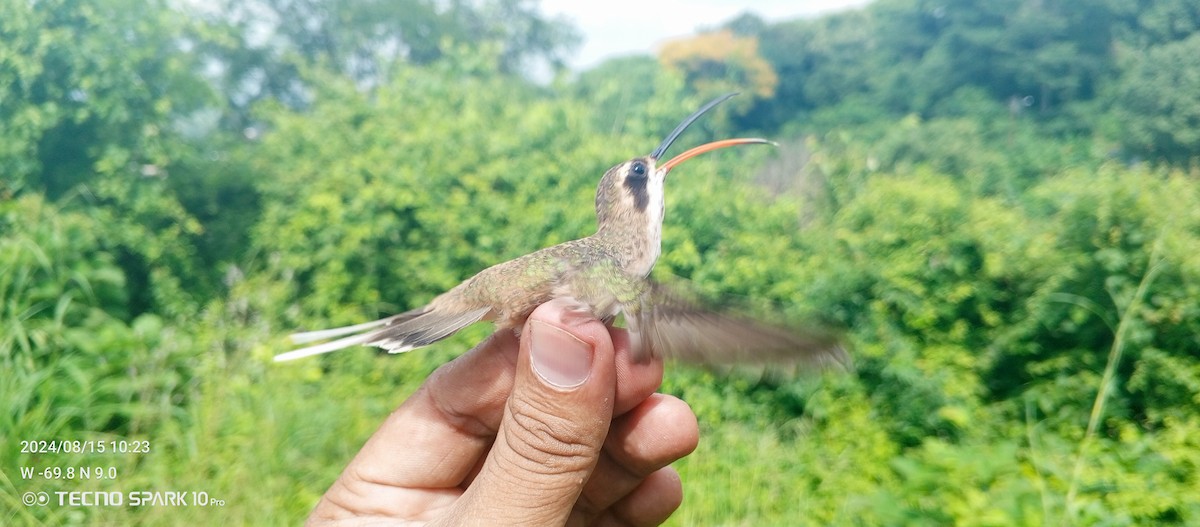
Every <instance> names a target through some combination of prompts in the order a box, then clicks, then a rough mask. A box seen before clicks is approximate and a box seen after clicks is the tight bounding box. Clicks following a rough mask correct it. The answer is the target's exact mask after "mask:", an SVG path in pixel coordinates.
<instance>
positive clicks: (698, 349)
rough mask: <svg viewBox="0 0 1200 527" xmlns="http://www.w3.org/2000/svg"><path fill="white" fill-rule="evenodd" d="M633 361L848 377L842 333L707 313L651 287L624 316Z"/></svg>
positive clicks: (671, 293)
mask: <svg viewBox="0 0 1200 527" xmlns="http://www.w3.org/2000/svg"><path fill="white" fill-rule="evenodd" d="M625 320H626V324H627V325H628V326H629V330H630V335H631V339H633V345H634V356H635V357H637V358H638V359H639V360H646V359H648V358H650V357H663V358H673V359H677V360H681V361H685V362H690V363H694V364H703V365H714V366H715V365H730V366H738V365H795V366H798V367H800V368H801V369H803V370H808V371H824V370H843V371H850V370H851V369H852V368H853V366H852V364H851V361H850V355H849V353H847V351H846V346H845V343H844V341H843V340H842V335H841V333H840V332H838V331H836V330H833V329H831V328H826V327H822V326H820V325H802V326H796V327H786V326H776V325H769V324H765V323H763V322H759V321H756V320H753V319H751V318H748V317H741V316H736V315H731V314H725V313H720V312H717V311H713V310H709V309H705V308H703V307H700V305H699V304H698V303H697V302H695V301H692V300H688V299H685V298H683V297H682V296H681V295H679V294H677V293H675V292H674V291H672V290H670V289H669V288H667V287H666V286H663V285H662V284H658V283H652V284H651V288H650V290H649V291H648V292H647V293H646V294H645V295H643V297H642V299H641V302H640V304H639V305H638V306H636V307H633V308H632V309H628V308H627V309H626V311H625Z"/></svg>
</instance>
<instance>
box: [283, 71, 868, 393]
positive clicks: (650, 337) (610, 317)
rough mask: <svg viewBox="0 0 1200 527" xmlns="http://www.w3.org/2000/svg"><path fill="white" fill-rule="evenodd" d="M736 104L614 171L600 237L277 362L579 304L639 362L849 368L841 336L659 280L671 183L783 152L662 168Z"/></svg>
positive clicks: (404, 345)
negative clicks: (742, 311) (618, 326)
mask: <svg viewBox="0 0 1200 527" xmlns="http://www.w3.org/2000/svg"><path fill="white" fill-rule="evenodd" d="M734 95H736V93H730V94H725V95H722V96H720V97H717V98H715V99H713V100H711V101H709V102H708V103H707V104H705V105H703V106H702V107H700V109H698V110H696V111H695V112H694V113H692V114H691V115H690V116H688V117H687V118H686V119H684V120H683V121H682V122H680V123H679V125H678V126H676V127H675V129H674V130H672V131H671V133H670V134H668V135H667V137H666V138H665V139H664V140H663V141H662V143H660V144H659V145H658V148H655V149H654V150H653V151H652V152H651V153H650V154H649V155H645V156H640V157H635V158H633V159H630V160H628V161H625V162H624V163H621V164H618V165H616V166H613V167H612V168H609V169H608V171H606V172H605V173H604V176H603V177H602V178H600V184H599V186H598V187H597V189H596V220H597V228H596V232H595V234H592V235H590V236H587V237H584V238H580V239H577V240H572V241H568V242H564V243H560V244H558V245H554V246H551V247H547V248H544V249H541V250H539V251H536V252H533V253H529V254H526V255H524V256H520V257H518V258H515V259H512V260H509V261H507V262H504V263H500V264H496V265H494V266H492V267H488V268H487V269H484V270H483V271H480V272H479V273H478V274H476V275H475V276H472V277H471V278H468V279H466V280H465V281H463V282H462V283H460V284H459V285H457V286H455V287H454V288H452V289H450V290H449V291H446V292H445V293H442V294H441V295H439V296H437V297H435V298H434V299H433V300H432V301H430V302H429V303H428V304H427V305H424V306H421V307H418V308H416V309H412V310H409V311H406V312H403V313H400V314H396V315H392V316H389V317H386V318H382V319H379V320H375V321H372V322H366V323H362V324H356V325H352V326H346V327H341V328H334V329H326V330H319V331H309V332H304V333H297V334H294V335H292V336H291V340H292V342H293V343H295V344H307V343H313V342H320V343H318V344H313V345H310V346H307V347H304V348H300V349H296V350H293V351H289V352H287V353H283V354H280V355H277V356H276V357H275V361H277V362H278V361H287V360H292V359H299V358H302V357H308V356H312V355H318V354H322V353H328V352H331V351H335V350H340V349H343V348H347V347H350V346H355V345H366V346H376V347H379V348H382V349H384V350H387V351H388V352H389V353H402V352H406V351H409V350H412V349H415V348H420V347H422V346H427V345H429V344H432V343H434V342H437V341H439V340H442V339H444V338H446V337H449V336H450V335H453V334H454V333H455V332H457V331H458V330H460V329H462V328H464V327H466V326H469V325H471V324H474V323H476V322H479V321H484V320H486V321H491V322H494V323H495V324H496V326H497V327H498V328H511V329H513V330H514V331H516V332H519V331H520V328H521V326H522V325H524V323H525V319H526V318H527V317H528V316H529V314H530V313H531V312H532V311H533V310H534V308H536V307H537V306H538V305H541V304H542V303H544V302H547V301H549V300H551V299H554V298H560V297H569V298H571V299H573V302H575V307H574V309H575V310H576V311H577V312H580V313H583V314H587V315H591V316H594V317H596V318H598V319H600V320H602V321H604V322H605V323H606V324H612V323H613V322H615V320H616V318H617V316H618V315H620V316H621V317H622V318H623V319H624V325H625V327H626V329H627V330H628V332H629V339H630V345H631V348H632V353H633V356H634V359H635V360H637V361H639V362H645V361H648V360H651V359H653V358H656V357H662V358H675V359H679V360H683V361H687V362H693V363H699V364H709V365H721V364H726V365H731V364H768V363H781V362H784V363H794V364H800V365H803V366H808V367H811V368H813V369H817V370H820V369H827V368H831V367H832V368H840V369H849V368H850V360H849V356H848V354H847V352H846V349H845V347H844V346H843V344H842V341H841V339H840V336H839V335H838V334H837V333H836V332H833V331H830V330H828V329H824V328H819V327H816V326H813V327H808V328H803V329H801V328H794V327H783V326H775V325H769V324H764V323H761V322H758V321H756V320H753V319H750V318H748V317H741V316H737V315H731V314H726V313H721V312H718V311H714V310H709V309H706V308H704V307H702V306H700V305H699V304H698V303H697V302H693V301H691V300H689V299H688V298H687V297H686V296H685V295H683V294H681V293H680V292H679V291H676V290H674V289H672V288H668V287H667V286H665V285H663V284H661V283H658V282H656V281H654V280H652V279H650V278H649V275H650V271H651V269H653V267H654V263H655V261H657V260H658V257H659V254H660V252H661V246H662V222H663V214H664V196H663V194H664V192H663V184H664V182H665V180H666V177H667V174H668V173H669V172H670V171H671V170H672V169H674V168H675V167H677V166H678V165H679V164H681V163H683V162H684V161H687V160H688V159H691V158H693V157H695V156H698V155H700V154H703V153H706V152H711V151H713V150H717V149H721V148H726V147H730V146H735V145H749V144H774V143H772V142H771V141H767V140H765V139H760V138H737V139H724V140H719V141H714V142H711V143H707V144H704V145H701V146H697V147H695V148H692V149H690V150H687V151H685V152H683V153H682V154H679V155H677V156H675V157H673V158H671V159H670V160H668V161H666V162H665V163H661V164H659V160H660V159H662V157H663V155H664V154H665V153H666V151H667V149H668V148H670V147H671V145H672V143H674V142H675V140H676V139H678V138H679V136H680V135H681V134H683V132H684V131H685V130H686V129H687V128H688V127H689V126H690V125H691V124H692V123H693V122H695V121H696V120H697V119H699V118H700V117H701V116H703V115H704V114H705V113H707V112H708V111H709V110H711V109H712V108H713V107H715V106H717V105H718V104H720V103H721V102H723V101H725V100H726V99H728V98H730V97H732V96H734ZM329 339H335V340H329ZM321 341H327V342H321Z"/></svg>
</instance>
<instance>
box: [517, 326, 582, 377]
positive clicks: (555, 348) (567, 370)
mask: <svg viewBox="0 0 1200 527" xmlns="http://www.w3.org/2000/svg"><path fill="white" fill-rule="evenodd" d="M529 335H530V342H529V359H530V362H532V363H533V371H534V372H537V374H538V377H541V378H542V380H543V381H545V382H547V383H549V384H551V385H554V386H557V387H559V388H575V387H577V386H579V385H581V384H583V382H584V381H586V380H587V379H588V376H589V375H591V373H592V352H593V350H592V346H591V345H589V344H587V343H586V342H584V341H582V340H579V339H578V338H576V337H575V335H572V334H570V333H567V332H566V331H563V330H562V329H560V328H559V327H558V326H554V325H551V324H547V323H545V322H542V321H540V320H533V321H531V322H530V324H529Z"/></svg>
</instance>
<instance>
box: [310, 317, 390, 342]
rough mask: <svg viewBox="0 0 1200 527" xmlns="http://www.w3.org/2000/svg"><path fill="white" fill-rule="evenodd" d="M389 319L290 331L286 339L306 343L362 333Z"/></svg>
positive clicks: (383, 323)
mask: <svg viewBox="0 0 1200 527" xmlns="http://www.w3.org/2000/svg"><path fill="white" fill-rule="evenodd" d="M389 320H391V319H390V318H381V319H379V320H372V321H371V322H364V323H362V324H355V325H353V326H344V327H340V328H332V329H322V330H317V331H305V332H303V333H292V334H291V335H288V340H291V341H292V343H293V344H306V343H309V342H316V341H318V340H325V339H331V338H333V337H340V336H342V335H350V334H352V333H362V332H363V331H366V330H368V329H373V328H377V327H379V326H383V325H386V324H387V323H388V321H389Z"/></svg>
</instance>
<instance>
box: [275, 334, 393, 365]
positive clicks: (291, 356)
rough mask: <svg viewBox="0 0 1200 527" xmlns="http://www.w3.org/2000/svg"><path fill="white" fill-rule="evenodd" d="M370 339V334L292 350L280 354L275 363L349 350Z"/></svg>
mask: <svg viewBox="0 0 1200 527" xmlns="http://www.w3.org/2000/svg"><path fill="white" fill-rule="evenodd" d="M339 329H340V328H339ZM330 331H335V330H330ZM314 333H315V332H314ZM370 339H371V335H370V334H366V335H353V336H350V337H346V338H341V339H338V340H333V341H329V342H325V343H323V344H317V345H315V346H309V347H307V348H300V349H298V350H292V351H289V352H287V353H280V354H279V355H276V356H275V362H283V361H289V360H296V359H302V358H304V357H311V356H313V355H320V354H322V353H329V352H331V351H337V350H340V349H342V348H349V347H350V346H354V345H358V344H363V343H365V342H366V341H368V340H370Z"/></svg>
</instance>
